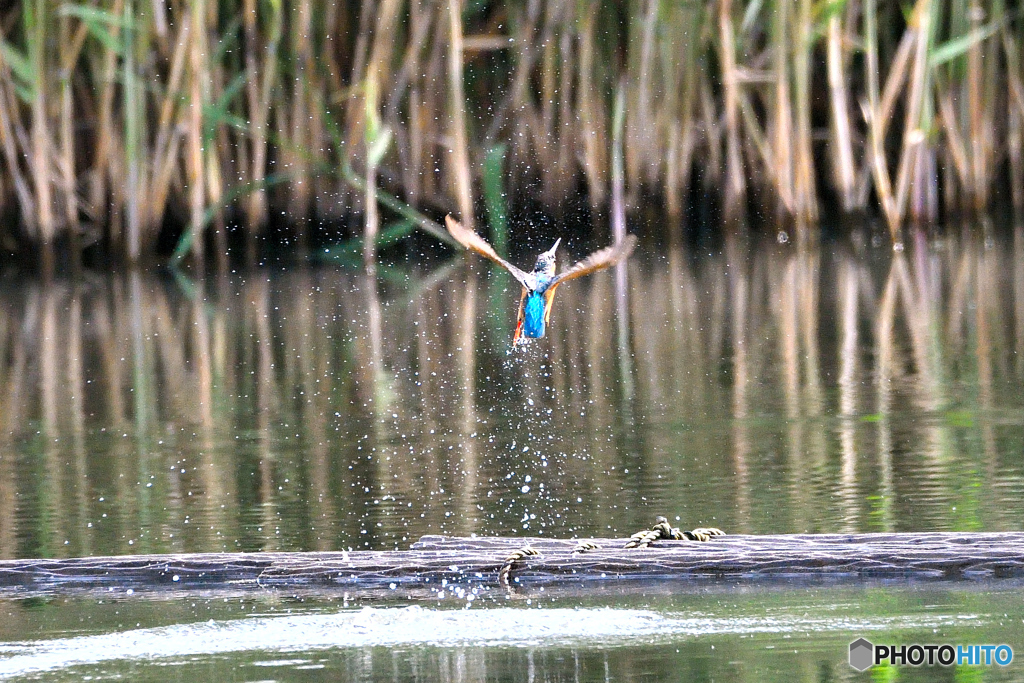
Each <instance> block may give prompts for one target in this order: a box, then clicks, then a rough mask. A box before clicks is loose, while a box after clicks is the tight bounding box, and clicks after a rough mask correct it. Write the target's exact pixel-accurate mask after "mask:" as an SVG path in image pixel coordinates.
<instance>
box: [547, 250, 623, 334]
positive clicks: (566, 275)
mask: <svg viewBox="0 0 1024 683" xmlns="http://www.w3.org/2000/svg"><path fill="white" fill-rule="evenodd" d="M635 248H636V235H626V238H625V239H624V240H622V241H621V242H619V243H618V244H613V245H612V246H610V247H605V248H604V249H598V250H597V251H595V252H594V253H592V254H591V255H590V256H588V257H587V258H585V259H583V260H582V261H579V262H578V263H576V264H575V265H573V266H572V267H571V268H569V269H568V270H566V271H565V272H563V273H562V274H561V275H559V276H558V277H556V278H555V279H554V280H552V281H551V284H549V285H548V287H547V290H546V291H545V292H544V297H545V299H546V305H545V307H544V308H545V311H544V321H545V322H547V320H548V318H550V317H551V304H552V302H553V301H554V299H555V290H556V289H558V285H560V284H562V283H563V282H565V281H567V280H572V279H574V278H578V277H583V276H584V275H589V274H590V273H593V272H595V271H598V270H601V269H603V268H607V267H609V266H614V265H615V264H616V263H618V262H619V261H621V260H623V259H624V258H627V257H628V256H629V255H630V254H632V253H633V249H635Z"/></svg>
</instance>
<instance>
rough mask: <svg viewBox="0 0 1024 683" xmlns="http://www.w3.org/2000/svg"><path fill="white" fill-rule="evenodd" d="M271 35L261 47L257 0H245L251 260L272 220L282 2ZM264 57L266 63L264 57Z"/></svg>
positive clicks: (277, 2) (274, 7)
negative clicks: (272, 139)
mask: <svg viewBox="0 0 1024 683" xmlns="http://www.w3.org/2000/svg"><path fill="white" fill-rule="evenodd" d="M270 5H271V16H270V32H269V35H268V36H267V40H266V43H264V44H261V43H260V39H259V33H258V28H257V24H256V20H257V14H256V0H243V15H242V21H243V29H244V33H245V47H246V52H245V70H246V95H247V100H248V108H249V128H250V148H251V152H250V157H249V164H250V166H249V172H248V174H247V176H248V180H249V182H250V183H252V186H253V190H252V192H250V193H249V195H248V197H247V201H246V207H245V211H246V223H247V225H248V233H247V237H248V239H247V243H246V252H247V254H246V255H247V259H248V260H250V261H251V260H252V259H253V257H254V255H255V240H256V239H257V238H258V237H259V235H260V234H261V233H262V231H263V229H264V228H265V226H266V223H267V219H268V204H267V194H266V187H265V186H266V179H267V161H268V154H269V151H270V150H269V139H268V136H269V126H270V115H271V110H270V106H271V102H273V97H274V90H275V88H276V87H277V51H278V45H279V44H280V42H281V35H282V32H283V22H284V19H283V10H282V2H281V0H274V1H273V2H271V3H270ZM261 56H262V60H261V59H260V57H261Z"/></svg>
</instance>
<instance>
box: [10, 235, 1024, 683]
mask: <svg viewBox="0 0 1024 683" xmlns="http://www.w3.org/2000/svg"><path fill="white" fill-rule="evenodd" d="M876 238H877V236H876V235H873V234H872V233H871V232H870V231H867V230H865V231H855V232H854V233H853V234H852V235H851V236H850V237H848V238H842V239H837V240H834V241H827V242H825V243H823V244H821V245H818V246H811V247H800V246H797V245H795V244H793V243H792V242H790V243H786V244H778V243H776V242H775V241H774V240H772V241H769V242H765V241H759V240H757V239H755V238H753V237H743V236H738V237H730V238H727V239H725V240H723V241H722V242H721V243H720V244H712V245H709V246H703V247H702V246H693V245H691V246H676V247H672V248H664V247H656V246H655V245H654V244H641V247H640V249H639V251H638V253H637V254H636V255H635V256H634V258H633V259H631V261H630V263H629V264H628V266H627V267H626V269H625V271H624V273H623V275H624V276H625V279H624V280H621V281H620V280H617V278H616V273H612V272H606V273H599V274H596V275H593V276H591V277H588V278H584V279H580V280H575V281H573V282H571V283H569V284H566V285H565V286H563V287H561V288H559V292H558V297H557V299H556V301H555V309H554V313H553V315H552V319H551V325H550V328H549V332H548V336H547V337H546V338H545V339H543V340H538V341H536V342H533V343H531V344H529V345H528V346H527V347H525V348H521V349H518V350H516V351H514V352H510V342H511V337H512V331H513V323H514V317H515V308H516V304H517V302H518V295H519V293H518V285H516V284H515V283H514V281H512V280H511V279H510V278H508V277H507V276H506V275H504V274H503V273H501V272H499V271H498V270H496V269H494V268H492V267H490V265H489V264H487V263H485V262H484V261H483V260H482V259H478V258H466V259H463V258H461V257H457V258H454V259H449V260H441V261H437V262H431V263H417V264H416V265H415V266H413V265H409V264H406V263H396V264H392V265H389V266H380V267H379V268H377V269H376V271H375V272H372V273H367V272H365V271H362V270H353V269H345V268H341V267H335V266H331V265H323V264H321V265H317V266H296V265H289V266H287V267H280V266H278V267H273V268H272V267H269V266H268V267H265V268H263V269H259V270H256V271H252V272H236V273H231V274H229V275H227V276H225V277H221V278H217V277H212V278H207V279H196V278H193V277H190V276H185V275H180V274H178V275H171V274H143V273H130V274H123V275H101V274H96V273H93V274H90V275H87V276H85V277H83V278H81V279H80V280H77V281H74V282H70V281H68V282H63V281H58V282H54V283H50V284H45V285H44V284H42V283H39V282H35V281H32V280H25V279H20V278H14V277H6V278H2V279H0V559H9V558H23V557H39V556H42V557H73V556H81V555H102V554H137V553H156V552H207V551H224V550H228V551H233V550H238V551H258V550H341V549H382V550H384V549H401V548H406V547H408V546H409V544H410V543H412V542H413V541H415V540H416V539H418V538H419V537H420V536H421V535H423V534H427V533H443V534H451V535H469V534H478V535H487V536H489V535H521V536H534V535H540V536H553V537H571V536H589V535H596V536H625V535H628V534H630V533H632V532H633V531H636V530H639V529H641V528H644V527H646V526H649V525H650V524H651V522H652V520H653V518H654V517H655V516H656V515H659V514H665V515H667V516H669V518H670V519H671V520H673V524H674V525H676V526H682V527H684V528H692V527H696V526H709V525H710V526H718V527H721V528H722V529H724V530H726V531H727V532H730V533H791V532H868V531H935V530H962V531H972V530H984V531H1008V530H1020V529H1021V528H1022V526H1024V392H1022V391H1021V388H1020V387H1021V384H1022V380H1024V228H1016V229H1013V228H1011V229H1007V230H995V229H991V228H987V229H984V228H977V229H965V230H963V231H956V230H950V231H946V232H945V233H943V234H941V235H939V236H925V234H924V233H912V234H911V235H910V236H909V239H908V241H907V243H906V250H905V251H904V252H902V253H894V252H893V251H892V250H891V248H890V247H889V246H887V242H886V241H885V240H884V239H876ZM543 246H544V247H546V246H547V245H543ZM568 247H569V249H570V250H571V251H573V253H574V254H576V255H579V254H580V253H581V252H583V251H585V247H583V246H582V245H574V244H573V243H572V241H571V240H570V243H569V245H568ZM521 260H522V261H524V262H525V261H528V260H529V258H528V257H526V258H523V259H521ZM617 282H624V283H625V286H624V287H623V286H618V284H617ZM1014 590H1015V589H1014V588H1013V587H1008V586H1007V585H1005V584H1000V583H998V582H997V583H995V584H990V585H980V584H963V585H960V584H943V585H942V586H931V587H929V586H914V585H905V584H898V585H892V586H848V585H847V586H844V587H832V588H826V587H820V586H818V587H808V586H802V587H801V586H791V587H776V589H769V588H768V587H752V588H749V589H745V588H743V587H737V586H734V587H731V588H729V587H721V586H718V587H712V588H709V587H700V586H690V587H688V588H682V589H681V590H680V593H679V594H672V595H661V596H657V597H654V596H646V597H644V596H640V597H638V596H635V595H634V596H628V597H627V596H620V597H619V598H608V597H605V598H601V599H597V598H579V599H575V600H571V599H569V598H566V597H560V598H558V599H557V600H555V601H543V600H540V601H536V602H534V603H532V604H530V605H525V604H520V603H518V602H517V603H516V604H508V603H506V602H505V601H502V600H497V599H496V600H495V601H493V602H489V601H486V600H481V601H479V603H477V604H474V605H473V608H472V609H471V610H463V609H461V608H463V607H465V604H462V603H460V604H458V605H447V604H434V603H431V604H408V603H398V602H396V603H390V602H370V603H367V602H361V603H357V602H355V601H351V602H348V603H346V602H345V601H344V598H343V596H323V595H308V596H295V595H288V596H285V595H248V596H247V595H241V596H233V597H230V598H225V597H222V596H216V597H209V598H207V599H205V600H201V599H197V598H195V596H188V597H183V596H164V597H163V598H162V599H159V600H157V599H154V598H153V596H145V597H143V596H136V597H134V598H132V597H130V596H119V597H117V598H116V599H112V600H108V601H99V600H95V599H89V600H87V599H84V598H76V599H64V598H59V599H58V598H54V599H53V600H33V601H5V602H0V638H2V641H0V676H7V675H10V676H18V675H29V676H37V675H38V676H43V677H56V678H61V677H64V678H67V679H75V680H78V679H80V678H83V677H85V676H97V677H100V678H107V677H120V678H127V679H131V680H146V679H148V680H168V679H171V680H176V679H178V678H181V679H184V678H187V677H188V678H192V679H193V680H194V679H195V678H196V677H197V676H198V677H199V678H200V679H208V680H324V679H325V677H326V678H331V677H333V678H334V679H336V680H363V679H365V680H481V679H483V678H487V679H489V680H490V679H494V680H538V679H539V680H598V679H600V680H658V679H660V678H662V677H665V676H668V677H684V678H693V679H698V680H712V679H716V678H724V677H726V676H729V677H734V676H737V675H739V676H742V677H744V678H751V679H769V680H774V679H779V680H782V679H792V678H793V677H797V678H799V679H800V680H831V679H832V678H835V677H840V678H844V679H845V678H848V677H850V676H851V675H853V674H854V672H853V670H852V669H850V668H849V667H848V666H847V665H846V664H845V658H846V647H847V645H848V644H849V642H850V641H851V640H853V639H855V638H856V637H858V636H859V635H868V633H869V631H870V632H875V631H879V630H881V631H882V632H883V633H885V634H887V636H886V637H891V638H895V637H897V636H898V637H901V638H902V637H906V638H916V639H917V641H915V642H921V639H922V638H923V639H925V641H926V642H944V641H942V639H945V638H954V639H959V642H978V643H984V642H996V641H998V642H1008V643H1009V644H1010V645H1012V646H1016V645H1018V644H1019V645H1020V647H1021V648H1022V650H1021V651H1024V644H1021V635H1024V628H1022V618H1021V617H1022V616H1024V608H1022V607H1021V601H1020V599H1019V598H1017V597H1016V595H1017V594H1016V593H1015V592H1014ZM709 591H710V593H709ZM602 600H603V602H602ZM211 620H212V621H211ZM868 637H870V635H868ZM304 642H305V643H306V645H303V643H304ZM906 642H912V641H911V640H908V641H906ZM218 644H220V645H218ZM791 651H792V652H793V654H789V653H790V652H791ZM111 653H114V654H111ZM108 655H110V656H109V657H108ZM1018 666H1019V665H1017V664H1016V663H1015V664H1013V665H1011V666H1010V667H1007V668H1006V669H1002V668H999V667H994V668H991V669H985V672H984V675H985V677H986V678H991V677H997V678H998V677H999V676H1011V677H1012V675H1013V671H1014V669H1015V668H1017V667H1018ZM929 672H930V673H929ZM936 672H937V673H936ZM953 673H954V672H953V671H952V670H945V669H938V670H936V669H928V668H927V667H926V668H924V669H920V670H918V669H913V668H910V667H908V668H907V671H906V674H907V675H909V676H918V675H921V676H932V675H940V676H947V675H948V676H949V677H952V676H953ZM867 675H868V674H863V675H862V676H865V677H866V676H867Z"/></svg>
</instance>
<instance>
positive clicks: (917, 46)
mask: <svg viewBox="0 0 1024 683" xmlns="http://www.w3.org/2000/svg"><path fill="white" fill-rule="evenodd" d="M907 31H908V32H912V33H913V35H914V56H913V61H912V67H911V71H910V90H909V92H908V93H907V113H906V120H905V124H904V130H903V143H902V147H901V150H900V160H899V165H898V170H897V172H896V188H895V197H894V202H895V210H896V215H897V217H898V218H899V219H900V220H902V218H903V217H904V216H905V215H906V211H907V206H908V203H909V202H910V199H911V191H912V190H914V195H915V198H919V197H920V195H921V193H922V192H923V191H924V190H925V189H926V188H925V187H922V185H921V182H920V181H922V180H925V178H923V177H922V174H921V173H920V169H921V166H922V164H923V163H924V159H925V157H924V155H923V151H924V149H925V140H926V136H927V133H928V130H929V127H930V106H929V103H930V100H929V95H930V88H931V85H930V81H931V79H930V73H931V69H930V68H929V64H928V54H929V49H930V46H931V44H932V35H933V24H932V3H931V0H917V3H916V4H915V5H914V10H913V14H912V16H911V18H910V21H909V23H908V26H907ZM915 177H916V178H917V179H918V181H919V182H918V183H917V184H915V183H914V182H913V180H914V178H915ZM914 205H915V206H917V205H919V202H918V201H915V202H914Z"/></svg>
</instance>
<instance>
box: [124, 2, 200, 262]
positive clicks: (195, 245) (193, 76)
mask: <svg viewBox="0 0 1024 683" xmlns="http://www.w3.org/2000/svg"><path fill="white" fill-rule="evenodd" d="M189 4H190V10H191V16H192V21H193V24H194V26H195V30H193V31H192V32H191V36H190V37H191V38H192V40H191V41H190V48H189V98H188V99H189V110H188V116H187V118H186V126H187V133H186V138H187V143H186V161H187V164H186V174H187V186H188V191H189V210H190V218H189V221H190V224H191V227H190V230H191V231H192V257H193V258H194V259H195V260H196V262H197V263H198V264H202V263H203V260H204V252H205V237H206V235H205V228H206V218H205V214H206V163H205V159H204V149H203V148H204V145H203V142H204V141H203V137H204V130H203V122H204V117H203V111H204V108H205V107H206V104H207V102H208V101H209V83H208V78H209V69H208V63H207V52H208V50H209V47H208V46H207V44H206V31H207V27H206V20H207V13H206V1H205V0H190V3H189ZM133 260H134V257H133Z"/></svg>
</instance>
